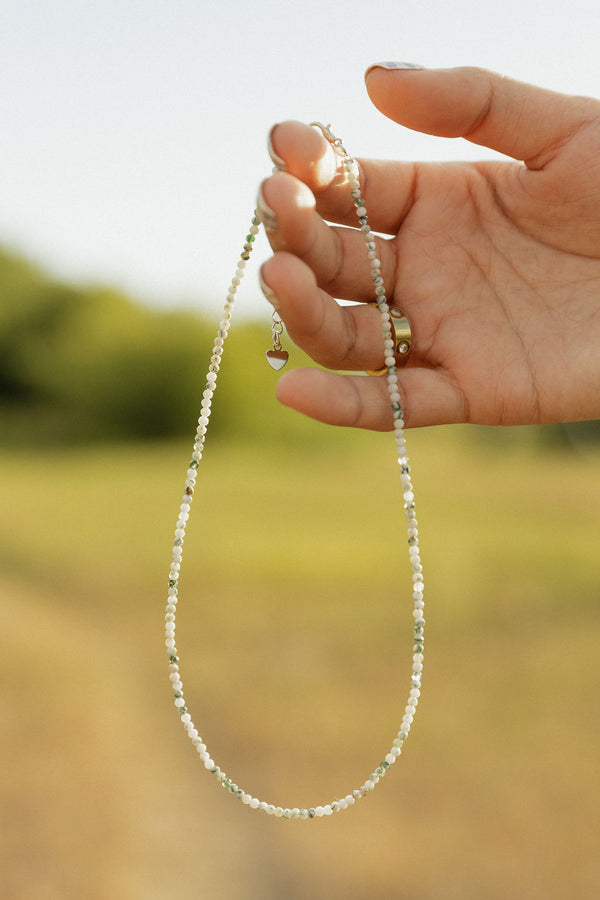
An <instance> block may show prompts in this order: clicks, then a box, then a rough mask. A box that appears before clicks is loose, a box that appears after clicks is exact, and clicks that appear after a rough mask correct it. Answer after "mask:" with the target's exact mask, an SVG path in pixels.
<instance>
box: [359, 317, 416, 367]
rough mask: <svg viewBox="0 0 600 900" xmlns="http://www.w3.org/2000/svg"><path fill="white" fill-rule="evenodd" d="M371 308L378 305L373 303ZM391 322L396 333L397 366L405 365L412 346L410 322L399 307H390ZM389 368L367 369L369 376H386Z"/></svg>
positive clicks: (395, 352)
mask: <svg viewBox="0 0 600 900" xmlns="http://www.w3.org/2000/svg"><path fill="white" fill-rule="evenodd" d="M369 305H370V306H377V303H371V304H369ZM390 321H391V323H392V328H393V331H394V356H395V357H396V363H397V365H400V366H402V365H404V363H405V362H406V360H407V358H408V356H409V354H410V348H411V344H412V332H411V330H410V322H409V321H408V319H407V318H406V316H405V315H404V313H403V312H402V310H401V309H399V307H397V306H391V305H390ZM387 370H388V367H387V366H382V368H381V369H366V370H365V371H366V373H367V375H386V374H387Z"/></svg>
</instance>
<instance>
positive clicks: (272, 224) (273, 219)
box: [256, 185, 277, 232]
mask: <svg viewBox="0 0 600 900" xmlns="http://www.w3.org/2000/svg"><path fill="white" fill-rule="evenodd" d="M256 208H257V209H258V214H259V216H260V220H261V222H262V223H263V225H264V226H265V231H270V232H273V231H277V216H276V215H275V213H274V212H273V210H272V209H271V207H270V206H269V205H268V203H267V202H266V200H265V198H264V196H263V192H262V185H261V186H260V188H259V191H258V198H257V201H256Z"/></svg>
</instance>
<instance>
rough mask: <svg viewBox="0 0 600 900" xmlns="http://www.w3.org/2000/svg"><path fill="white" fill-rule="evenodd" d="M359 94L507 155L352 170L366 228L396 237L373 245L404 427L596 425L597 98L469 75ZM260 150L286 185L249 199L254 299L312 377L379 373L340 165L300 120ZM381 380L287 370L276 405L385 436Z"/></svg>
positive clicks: (396, 115) (374, 72)
mask: <svg viewBox="0 0 600 900" xmlns="http://www.w3.org/2000/svg"><path fill="white" fill-rule="evenodd" d="M367 88H368V91H369V94H370V96H371V99H372V100H373V102H374V103H375V105H376V106H377V107H378V108H379V109H380V110H381V111H382V112H383V113H384V114H385V115H386V116H388V117H390V118H392V119H394V120H395V121H397V122H399V123H401V124H402V125H405V126H407V127H409V128H412V129H414V130H417V131H423V132H427V133H429V134H436V135H442V136H445V137H458V136H462V137H465V138H467V139H468V140H470V141H473V142H474V143H478V144H483V145H485V146H487V147H492V148H494V149H496V150H498V151H500V152H501V153H503V154H506V155H507V156H508V157H512V159H510V160H507V161H498V162H495V161H494V162H489V161H487V162H480V163H447V164H438V163H401V162H382V161H373V160H358V162H359V166H360V180H361V189H362V194H363V197H364V200H365V205H366V208H367V212H368V216H369V222H370V225H371V227H372V228H373V230H374V231H376V232H379V233H382V234H386V235H391V237H390V238H382V237H379V236H378V237H376V242H377V255H378V257H379V259H380V260H381V269H382V274H383V279H384V283H385V286H386V289H387V294H386V295H387V298H388V301H389V302H390V303H394V304H395V305H397V306H400V307H401V308H402V310H403V312H404V314H405V315H406V316H407V317H408V319H409V320H410V323H411V327H412V351H411V355H410V357H409V360H408V362H407V364H406V367H405V368H403V369H401V370H399V383H400V392H401V395H402V398H403V402H402V406H403V410H404V416H405V420H406V423H407V425H408V426H413V427H414V426H420V425H436V424H442V423H449V422H473V423H482V424H488V425H513V424H532V423H540V422H558V421H574V420H581V419H592V418H598V417H600V102H598V101H596V100H592V99H587V98H579V97H569V96H565V95H562V94H556V93H552V92H550V91H545V90H541V89H539V88H535V87H531V86H528V85H524V84H520V83H517V82H514V81H511V80H509V79H506V78H502V77H500V76H498V75H494V74H491V73H489V72H485V71H482V70H480V69H453V70H437V71H436V70H425V69H423V70H415V69H405V70H398V69H396V70H390V69H385V68H381V67H378V66H376V67H373V68H372V69H370V70H369V72H368V73H367ZM342 137H343V136H342ZM270 149H271V153H272V155H273V158H274V159H275V161H276V162H277V163H278V164H279V166H280V168H282V169H283V170H285V172H284V174H277V175H274V176H273V177H271V178H269V179H267V180H266V181H265V182H264V183H263V185H262V187H261V191H260V196H259V211H260V213H261V215H262V218H263V221H264V223H265V226H266V228H267V232H268V235H269V240H270V242H271V245H272V247H273V250H274V251H275V253H274V256H273V258H272V259H270V260H269V261H268V262H266V263H265V264H264V266H263V268H262V272H261V276H262V280H263V285H264V289H265V293H266V295H267V296H268V298H269V299H270V300H271V302H273V303H274V305H275V306H276V307H277V309H278V311H279V313H280V315H281V317H282V319H283V320H284V322H285V325H286V328H287V331H288V333H289V335H290V337H291V338H292V339H293V340H294V341H295V342H296V343H297V344H298V345H299V346H300V347H302V348H303V349H304V350H305V351H306V352H307V353H308V354H309V355H310V356H311V357H312V358H313V359H314V360H315V361H316V362H317V363H319V364H321V365H322V366H325V367H327V368H329V369H337V370H344V371H346V370H348V371H355V372H361V371H364V370H366V369H376V368H379V367H380V366H381V365H383V347H382V336H381V324H380V314H379V312H378V310H377V309H376V308H374V307H372V306H367V305H366V303H365V301H373V300H374V290H373V284H372V279H371V275H370V267H369V262H368V260H367V256H366V251H365V242H364V239H363V236H362V235H361V234H360V232H359V231H358V230H357V228H356V224H357V218H356V210H355V208H354V204H353V201H352V198H351V196H350V192H349V189H348V186H347V184H344V180H343V177H342V174H341V172H342V169H341V167H340V166H339V156H336V154H335V153H334V151H333V149H332V147H331V145H330V144H329V143H328V142H327V141H326V140H325V139H324V137H323V136H322V135H321V133H320V132H319V131H317V130H316V129H314V128H311V127H309V126H306V125H302V124H300V123H297V122H286V123H283V124H281V125H277V126H276V127H275V128H274V129H273V131H272V133H271V147H270ZM514 160H523V161H524V164H523V163H521V162H516V161H514ZM325 220H327V221H329V222H333V223H335V224H334V225H327V224H326V223H325ZM339 226H351V227H350V228H348V227H339ZM333 298H341V299H346V300H355V301H363V302H362V303H361V305H357V306H340V305H339V304H338V303H336V301H335V300H334V299H333ZM385 382H386V379H385V378H376V377H371V376H363V375H337V374H334V373H332V372H326V371H323V370H322V369H297V370H294V371H291V372H289V373H287V374H286V375H284V376H283V377H282V378H281V379H280V380H279V384H278V397H279V399H280V400H281V401H282V402H283V403H284V404H286V405H288V406H291V407H294V408H295V409H298V410H300V411H302V412H304V413H306V414H308V415H310V416H313V417H314V418H316V419H319V420H320V421H323V422H329V423H333V424H338V425H354V426H358V427H362V428H373V429H378V430H385V429H388V428H389V427H390V426H391V414H390V409H389V396H388V393H387V386H386V383H385Z"/></svg>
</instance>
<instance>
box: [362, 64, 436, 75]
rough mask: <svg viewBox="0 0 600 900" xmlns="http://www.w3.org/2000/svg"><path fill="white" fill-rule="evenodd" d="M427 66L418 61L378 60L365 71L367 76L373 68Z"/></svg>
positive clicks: (419, 67)
mask: <svg viewBox="0 0 600 900" xmlns="http://www.w3.org/2000/svg"><path fill="white" fill-rule="evenodd" d="M424 68H425V66H420V65H419V64H418V63H411V62H377V63H373V65H372V66H369V68H368V69H367V71H366V72H365V76H367V75H368V74H369V72H372V71H373V69H424Z"/></svg>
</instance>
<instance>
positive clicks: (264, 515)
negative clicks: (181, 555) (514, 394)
mask: <svg viewBox="0 0 600 900" xmlns="http://www.w3.org/2000/svg"><path fill="white" fill-rule="evenodd" d="M311 427H312V426H311ZM313 433H314V439H315V443H314V445H311V442H310V439H307V440H306V441H299V442H296V444H295V445H294V446H289V445H286V444H285V443H283V442H281V443H278V444H272V445H271V444H267V445H264V444H261V443H260V442H259V441H257V440H253V441H245V442H241V443H240V445H239V446H237V447H231V446H224V445H220V444H219V443H218V442H214V443H213V444H209V450H208V452H207V455H206V459H205V461H204V463H203V469H202V477H201V480H200V481H199V485H200V486H199V490H198V496H197V498H196V500H195V506H194V512H193V515H192V520H191V525H190V529H189V533H188V540H187V541H186V554H185V565H184V578H183V579H182V592H181V606H180V615H179V616H178V646H179V648H180V651H181V654H182V669H183V674H184V682H185V687H186V697H187V700H188V703H189V706H190V708H191V712H192V714H193V716H194V719H195V721H196V723H197V725H198V727H199V729H200V731H201V733H202V734H203V736H204V738H205V740H206V742H207V743H208V745H209V749H210V750H211V752H212V754H213V756H214V757H215V759H216V760H217V761H218V762H219V764H220V765H221V766H222V767H223V768H224V769H225V770H226V771H227V772H228V774H230V775H231V776H232V777H233V778H234V779H235V780H236V781H237V782H238V783H239V784H241V785H242V786H243V787H244V788H245V789H246V790H248V791H250V792H252V793H254V794H256V795H258V796H260V797H263V796H264V798H265V799H267V800H269V801H271V802H275V803H277V804H280V805H283V806H295V805H298V806H310V805H316V804H319V803H321V804H322V803H326V802H328V801H330V800H331V799H333V798H334V797H335V796H338V795H340V794H345V793H347V792H348V791H349V790H351V789H352V788H353V787H355V786H358V785H359V784H360V783H362V782H363V781H364V779H365V778H366V777H367V775H368V774H369V773H370V772H371V771H372V770H373V768H374V766H376V765H377V764H378V763H379V760H380V759H381V757H382V755H383V754H384V753H385V752H387V748H388V747H389V745H390V743H391V740H392V738H393V737H394V734H395V732H396V730H397V727H398V724H399V721H400V719H401V717H402V712H403V707H404V703H405V697H406V694H407V690H408V676H409V670H410V656H411V653H412V650H411V642H410V629H411V626H412V618H411V602H410V599H409V596H410V595H409V589H408V585H409V578H408V566H407V564H406V560H405V556H406V553H405V537H404V534H403V513H402V509H401V504H402V501H401V494H400V489H399V484H398V479H397V465H396V463H395V460H394V457H393V442H391V438H390V437H389V436H385V435H379V436H377V435H362V434H360V435H356V434H352V433H338V434H337V435H336V436H333V437H332V436H331V435H329V436H328V438H327V441H326V442H325V443H324V444H321V443H320V442H319V438H320V436H321V435H322V433H323V432H322V430H321V429H320V428H319V427H318V426H314V432H310V430H309V431H307V435H308V438H310V436H311V435H312V434H313ZM482 434H483V433H482ZM410 448H411V456H412V461H413V474H414V482H415V489H416V493H417V503H418V514H419V519H420V523H421V542H422V544H421V545H422V555H423V562H424V566H425V573H426V579H425V580H426V588H427V602H428V611H427V621H428V636H427V652H426V661H425V663H426V668H425V674H424V684H423V696H422V703H421V706H420V708H419V711H418V714H417V717H416V719H415V724H414V728H413V732H412V733H411V735H410V738H409V741H408V742H407V744H406V746H405V750H404V753H403V757H402V759H401V760H400V761H399V762H398V764H397V765H396V766H394V767H393V769H392V771H391V772H390V773H389V774H388V776H387V777H386V779H385V781H384V783H383V784H381V785H380V786H378V788H377V789H376V791H375V793H374V795H373V796H372V797H369V798H368V799H365V800H364V801H361V803H360V804H359V805H358V806H357V807H356V808H355V809H353V810H350V811H347V812H344V813H341V814H339V815H336V816H332V817H331V818H327V819H319V820H315V821H313V822H302V821H300V822H288V821H279V820H275V819H272V818H269V817H266V816H264V815H263V814H259V813H253V812H251V811H250V810H248V809H247V808H246V807H244V806H242V805H241V804H239V803H238V802H236V801H235V800H234V799H233V798H231V797H229V796H227V795H225V794H224V793H223V792H222V791H220V790H219V789H218V787H217V786H216V783H215V782H214V781H213V780H212V779H211V778H210V777H209V776H208V775H207V774H206V773H205V771H204V769H203V767H202V766H201V764H200V762H199V760H198V759H197V755H196V754H195V752H194V750H193V748H192V746H191V744H190V743H189V742H188V741H187V740H186V739H185V735H184V732H183V730H182V729H181V726H180V724H179V723H178V721H177V717H176V715H175V713H174V712H173V710H172V706H171V699H170V695H169V687H168V681H167V673H166V657H165V654H164V648H163V633H162V622H163V608H164V595H165V579H166V572H167V570H168V561H169V548H170V544H171V539H172V538H171V535H172V528H173V525H174V520H175V513H176V511H177V508H178V497H179V495H180V493H181V487H182V482H183V478H184V475H185V468H186V461H187V452H188V450H187V447H186V446H172V445H164V446H163V445H145V446H144V445H141V446H133V447H126V448H123V447H120V448H96V449H85V450H84V449H80V450H63V451H58V450H56V451H52V452H44V449H43V447H38V448H35V449H32V450H31V451H30V452H27V453H23V452H21V453H18V454H17V453H16V452H13V453H9V452H8V451H5V452H4V453H2V454H0V496H1V498H2V501H1V503H0V531H1V540H0V601H1V602H0V611H1V612H0V614H1V621H2V643H3V652H2V661H3V665H2V668H1V670H0V671H1V672H2V680H3V684H2V692H1V694H0V702H1V703H2V718H1V721H2V744H3V748H2V750H3V753H2V756H3V760H4V762H3V767H2V776H1V779H2V781H1V784H0V813H1V821H2V840H1V843H0V847H1V850H0V854H1V855H2V859H1V860H0V896H2V897H3V898H4V897H6V898H7V900H17V898H18V900H59V898H60V900H63V898H91V900H138V898H140V900H163V898H164V900H166V898H171V897H175V896H176V897H180V898H184V900H192V898H200V897H202V898H209V900H212V898H215V900H247V898H260V900H282V898H285V900H300V898H323V900H325V898H326V900H338V898H340V900H341V898H349V900H371V898H381V900H387V898H390V900H392V898H393V900H441V898H443V900H482V898H484V900H506V898H526V900H542V898H543V900H566V898H575V897H577V898H584V900H587V898H589V900H592V898H597V897H598V896H600V855H599V853H598V835H599V833H600V829H599V826H600V779H599V777H598V773H599V767H598V758H599V755H600V713H599V710H598V700H597V696H598V688H599V687H600V653H599V648H600V604H599V593H600V567H599V555H598V534H599V518H600V477H599V476H600V462H599V461H598V459H597V458H596V457H593V456H587V457H586V456H576V455H572V454H571V455H568V454H566V453H561V452H542V450H541V448H540V445H539V443H531V442H530V443H527V442H525V443H521V442H518V441H505V440H501V439H498V440H496V439H495V436H492V438H491V439H490V438H489V436H488V437H483V436H481V437H479V438H473V437H469V438H467V437H466V435H465V431H464V430H461V429H440V430H434V431H424V432H420V433H415V434H411V435H410Z"/></svg>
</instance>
